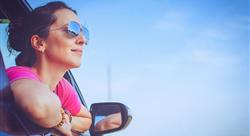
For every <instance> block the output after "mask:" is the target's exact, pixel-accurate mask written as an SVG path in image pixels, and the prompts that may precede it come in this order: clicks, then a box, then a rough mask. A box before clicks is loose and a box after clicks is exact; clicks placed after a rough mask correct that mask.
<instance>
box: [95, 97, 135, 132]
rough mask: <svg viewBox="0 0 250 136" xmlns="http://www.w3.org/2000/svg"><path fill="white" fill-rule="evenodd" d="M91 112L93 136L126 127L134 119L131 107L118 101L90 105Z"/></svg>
mask: <svg viewBox="0 0 250 136" xmlns="http://www.w3.org/2000/svg"><path fill="white" fill-rule="evenodd" d="M90 113H91V116H92V124H91V127H90V134H91V136H101V135H103V134H107V133H112V132H115V131H119V130H122V129H125V128H126V127H127V126H128V125H129V123H130V121H131V120H132V115H131V113H130V109H129V108H128V107H127V106H126V105H124V104H122V103H118V102H105V103H94V104H92V105H91V107H90Z"/></svg>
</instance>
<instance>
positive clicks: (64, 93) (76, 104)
mask: <svg viewBox="0 0 250 136" xmlns="http://www.w3.org/2000/svg"><path fill="white" fill-rule="evenodd" d="M6 72H7V75H8V78H9V81H10V83H13V82H14V81H16V80H18V79H31V80H35V81H39V82H41V80H40V79H39V75H37V74H36V73H35V72H33V71H32V70H31V68H29V67H25V66H14V67H10V68H8V69H7V70H6ZM55 92H56V94H57V96H58V97H59V99H60V101H61V104H62V107H63V108H64V109H67V110H68V111H69V112H70V113H71V114H72V115H77V114H78V112H79V111H80V109H81V102H80V100H79V98H78V96H77V94H76V91H75V89H74V88H73V87H72V85H71V84H70V83H69V82H68V81H67V80H66V79H65V78H63V79H62V80H60V81H59V83H58V84H57V86H56V90H55Z"/></svg>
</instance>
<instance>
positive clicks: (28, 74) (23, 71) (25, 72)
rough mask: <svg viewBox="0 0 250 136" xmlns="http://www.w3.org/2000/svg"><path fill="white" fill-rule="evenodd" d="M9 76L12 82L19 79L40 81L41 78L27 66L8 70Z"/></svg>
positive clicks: (13, 67)
mask: <svg viewBox="0 0 250 136" xmlns="http://www.w3.org/2000/svg"><path fill="white" fill-rule="evenodd" d="M6 73H7V76H8V78H9V80H10V82H13V81H15V80H17V79H22V78H26V79H32V80H37V81H39V77H38V75H37V74H36V73H34V72H33V71H32V69H31V68H30V67H26V66H12V67H9V68H7V69H6Z"/></svg>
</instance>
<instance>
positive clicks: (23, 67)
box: [6, 66, 31, 72]
mask: <svg viewBox="0 0 250 136" xmlns="http://www.w3.org/2000/svg"><path fill="white" fill-rule="evenodd" d="M14 70H28V71H29V70H30V71H31V68H30V67H27V66H12V67H9V68H7V69H6V71H7V72H8V71H14Z"/></svg>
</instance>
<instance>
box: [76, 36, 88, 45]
mask: <svg viewBox="0 0 250 136" xmlns="http://www.w3.org/2000/svg"><path fill="white" fill-rule="evenodd" d="M76 44H77V45H83V44H86V40H85V38H84V36H83V34H82V33H80V34H79V35H78V36H77V37H76Z"/></svg>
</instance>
